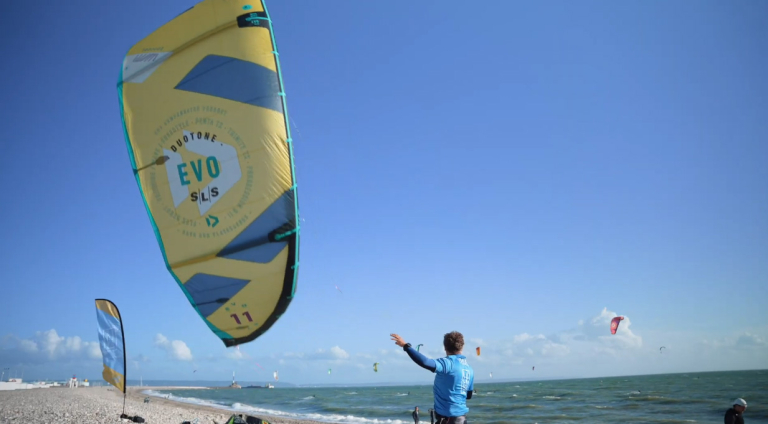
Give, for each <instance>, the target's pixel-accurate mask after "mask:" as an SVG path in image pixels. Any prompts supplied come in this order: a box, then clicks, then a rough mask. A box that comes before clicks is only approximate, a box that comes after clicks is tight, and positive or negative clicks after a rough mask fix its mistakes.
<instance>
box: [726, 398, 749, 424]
mask: <svg viewBox="0 0 768 424" xmlns="http://www.w3.org/2000/svg"><path fill="white" fill-rule="evenodd" d="M746 410H747V401H745V400H744V399H742V398H738V399H736V400H734V401H733V407H732V408H730V409H728V410H727V411H725V424H744V417H743V416H742V415H743V414H744V411H746Z"/></svg>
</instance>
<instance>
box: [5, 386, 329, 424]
mask: <svg viewBox="0 0 768 424" xmlns="http://www.w3.org/2000/svg"><path fill="white" fill-rule="evenodd" d="M146 389H147V387H144V388H141V389H139V388H135V389H134V388H129V389H128V393H127V397H126V401H125V413H126V414H127V415H129V416H134V415H138V416H140V417H142V418H144V420H145V422H146V423H153V424H154V423H156V424H181V423H182V422H184V421H189V422H191V423H194V422H195V420H196V419H197V420H198V421H197V423H198V424H214V423H216V424H223V423H225V422H226V421H227V420H228V419H229V417H230V416H231V415H232V412H229V411H225V410H219V409H215V408H211V407H206V406H198V405H189V404H185V403H179V402H174V401H171V400H166V399H162V398H158V397H150V402H149V403H144V398H146V397H147V395H145V394H143V393H141V391H142V390H146ZM152 389H154V390H163V389H170V388H163V387H152ZM185 389H189V388H188V387H186V388H185ZM200 390H206V389H203V388H201V389H200ZM122 411H123V394H122V393H121V392H119V391H117V390H116V389H114V388H111V387H81V388H76V389H70V388H53V387H52V388H40V389H26V390H7V391H0V424H6V423H52V424H53V423H62V424H63V423H71V424H88V423H120V422H130V421H128V420H124V419H120V414H121V413H122ZM259 418H261V419H263V420H267V421H269V422H270V423H275V424H321V423H318V422H314V421H305V420H302V421H300V420H291V419H285V418H278V417H270V416H259Z"/></svg>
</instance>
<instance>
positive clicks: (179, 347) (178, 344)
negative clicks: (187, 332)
mask: <svg viewBox="0 0 768 424" xmlns="http://www.w3.org/2000/svg"><path fill="white" fill-rule="evenodd" d="M155 346H157V347H159V348H160V349H163V350H165V351H166V353H167V354H168V356H169V357H170V358H171V359H177V360H179V361H191V360H192V352H191V351H190V350H189V347H188V346H187V344H186V343H184V342H183V341H181V340H172V341H171V340H168V338H167V337H165V336H164V335H162V334H160V333H157V335H155Z"/></svg>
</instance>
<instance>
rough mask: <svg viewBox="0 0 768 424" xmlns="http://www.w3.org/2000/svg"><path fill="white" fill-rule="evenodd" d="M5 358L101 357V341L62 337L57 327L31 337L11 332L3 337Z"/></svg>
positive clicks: (27, 360)
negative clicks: (19, 335) (24, 337)
mask: <svg viewBox="0 0 768 424" xmlns="http://www.w3.org/2000/svg"><path fill="white" fill-rule="evenodd" d="M0 347H2V350H1V351H0V352H2V354H3V355H2V356H3V358H5V359H4V360H6V361H9V362H18V363H43V362H48V361H62V360H77V359H101V348H100V347H99V342H96V341H93V342H89V341H84V340H83V339H81V338H80V337H79V336H70V337H62V336H59V334H58V332H56V330H55V329H50V330H45V331H38V332H36V333H35V335H34V336H33V337H31V338H26V339H22V338H19V337H17V336H15V335H12V334H9V335H6V336H5V337H3V341H2V343H0Z"/></svg>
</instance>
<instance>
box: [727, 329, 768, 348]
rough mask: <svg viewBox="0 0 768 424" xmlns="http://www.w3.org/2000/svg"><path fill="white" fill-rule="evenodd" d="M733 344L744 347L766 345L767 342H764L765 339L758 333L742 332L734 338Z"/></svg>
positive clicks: (767, 344)
mask: <svg viewBox="0 0 768 424" xmlns="http://www.w3.org/2000/svg"><path fill="white" fill-rule="evenodd" d="M734 346H736V347H746V348H753V347H765V346H768V343H766V341H765V340H764V339H763V338H762V337H760V336H758V335H755V334H749V333H744V334H742V335H741V336H739V338H738V339H736V342H735V343H734Z"/></svg>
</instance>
